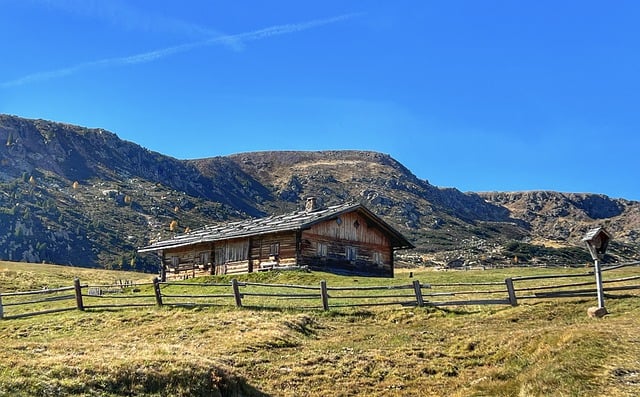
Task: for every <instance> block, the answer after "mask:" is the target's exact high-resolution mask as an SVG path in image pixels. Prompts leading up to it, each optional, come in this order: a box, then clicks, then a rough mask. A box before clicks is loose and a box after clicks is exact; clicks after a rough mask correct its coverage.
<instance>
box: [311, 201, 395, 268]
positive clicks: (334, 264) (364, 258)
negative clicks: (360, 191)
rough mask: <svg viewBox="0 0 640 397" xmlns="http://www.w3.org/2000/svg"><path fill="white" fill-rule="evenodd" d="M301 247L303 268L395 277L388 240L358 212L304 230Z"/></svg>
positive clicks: (391, 251)
mask: <svg viewBox="0 0 640 397" xmlns="http://www.w3.org/2000/svg"><path fill="white" fill-rule="evenodd" d="M300 246H301V260H300V264H303V265H307V266H310V267H312V268H317V269H327V270H330V269H331V268H337V269H338V270H345V271H353V272H364V273H370V274H377V275H384V276H393V250H392V248H391V243H390V241H389V238H388V237H387V235H386V234H385V233H384V232H383V231H381V230H380V229H379V228H377V227H376V226H375V225H374V224H371V223H368V222H367V219H366V218H363V217H362V216H360V215H359V214H358V213H357V212H352V213H348V214H343V215H341V216H340V217H338V218H336V219H332V220H328V221H326V222H322V223H319V224H316V225H314V226H312V227H311V228H310V229H309V230H305V231H304V232H303V233H302V238H301V244H300Z"/></svg>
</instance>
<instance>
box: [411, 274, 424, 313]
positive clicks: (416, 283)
mask: <svg viewBox="0 0 640 397" xmlns="http://www.w3.org/2000/svg"><path fill="white" fill-rule="evenodd" d="M413 290H414V291H415V293H416V302H418V307H422V306H424V299H423V298H422V287H421V286H420V281H418V280H413Z"/></svg>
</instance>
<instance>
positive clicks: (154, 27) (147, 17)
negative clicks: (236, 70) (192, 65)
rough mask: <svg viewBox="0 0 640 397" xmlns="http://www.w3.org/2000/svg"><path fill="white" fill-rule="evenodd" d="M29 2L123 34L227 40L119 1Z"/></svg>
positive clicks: (235, 46)
mask: <svg viewBox="0 0 640 397" xmlns="http://www.w3.org/2000/svg"><path fill="white" fill-rule="evenodd" d="M24 1H26V0H24ZM31 2H33V3H36V4H38V5H43V4H44V5H46V6H48V7H50V8H56V9H59V10H62V11H64V12H65V13H67V14H71V15H78V16H80V17H83V18H84V17H88V18H92V19H96V20H101V21H103V22H106V23H109V24H111V25H114V26H118V27H119V28H124V29H125V30H131V31H134V30H135V31H143V32H153V33H169V34H179V35H186V36H189V37H191V39H195V38H202V37H214V36H219V37H223V36H226V35H225V34H224V33H222V32H219V31H217V30H214V29H211V28H208V27H204V26H201V25H198V24H194V23H192V22H187V21H184V20H181V19H176V18H173V17H167V16H164V15H159V14H156V13H153V12H149V10H145V11H142V10H140V9H138V8H136V7H133V6H131V5H130V4H128V3H126V2H124V1H122V0H109V1H104V0H31ZM221 44H223V45H227V46H228V47H229V48H231V49H233V50H236V51H239V50H242V48H243V47H242V43H240V42H239V41H237V40H227V41H224V42H222V43H221Z"/></svg>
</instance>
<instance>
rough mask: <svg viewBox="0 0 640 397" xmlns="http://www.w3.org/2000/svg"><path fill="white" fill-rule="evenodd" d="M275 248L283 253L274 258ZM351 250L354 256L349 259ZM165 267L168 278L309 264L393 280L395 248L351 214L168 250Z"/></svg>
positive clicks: (315, 266)
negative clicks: (307, 225) (287, 229)
mask: <svg viewBox="0 0 640 397" xmlns="http://www.w3.org/2000/svg"><path fill="white" fill-rule="evenodd" d="M276 244H277V252H278V254H277V255H273V252H274V245H276ZM320 246H322V248H323V249H322V250H320V249H319V247H320ZM349 252H351V253H352V254H355V255H352V257H349ZM205 253H208V255H209V256H208V258H209V260H208V263H202V262H203V259H202V258H203V257H204V258H207V256H206V254H205ZM174 257H177V258H178V261H179V265H178V266H174V261H175V260H174V259H173V258H174ZM209 263H210V264H211V265H209ZM163 264H164V266H165V269H167V270H168V271H167V274H171V273H174V274H180V273H183V272H187V273H189V272H191V273H192V274H194V275H195V274H196V272H197V274H198V275H200V274H206V273H210V274H238V273H250V272H255V271H261V270H267V269H274V268H278V267H286V266H310V267H312V268H316V269H322V270H330V271H333V270H345V271H349V272H353V273H363V274H364V273H366V274H375V275H383V276H393V249H392V248H391V242H390V240H389V238H388V236H387V235H386V234H385V233H384V232H383V231H382V230H380V229H379V228H378V227H377V226H376V225H375V224H373V223H370V222H368V221H367V219H366V218H364V217H363V216H361V215H360V214H358V213H357V212H352V213H348V214H342V215H340V216H339V217H337V218H334V219H331V220H327V221H324V222H321V223H318V224H316V225H313V226H312V227H311V228H310V229H308V230H305V231H303V232H301V233H299V232H295V231H291V232H282V233H273V234H266V235H261V236H252V237H246V238H239V239H230V240H225V241H218V242H215V243H201V244H196V245H193V246H187V247H180V248H175V249H171V250H166V251H165V252H164V254H163Z"/></svg>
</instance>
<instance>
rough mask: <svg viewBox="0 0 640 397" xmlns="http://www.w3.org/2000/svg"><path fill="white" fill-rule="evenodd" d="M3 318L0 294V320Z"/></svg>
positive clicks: (0, 296) (0, 295)
mask: <svg viewBox="0 0 640 397" xmlns="http://www.w3.org/2000/svg"><path fill="white" fill-rule="evenodd" d="M3 318H4V309H3V308H2V294H0V320H2V319H3Z"/></svg>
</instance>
